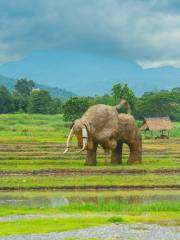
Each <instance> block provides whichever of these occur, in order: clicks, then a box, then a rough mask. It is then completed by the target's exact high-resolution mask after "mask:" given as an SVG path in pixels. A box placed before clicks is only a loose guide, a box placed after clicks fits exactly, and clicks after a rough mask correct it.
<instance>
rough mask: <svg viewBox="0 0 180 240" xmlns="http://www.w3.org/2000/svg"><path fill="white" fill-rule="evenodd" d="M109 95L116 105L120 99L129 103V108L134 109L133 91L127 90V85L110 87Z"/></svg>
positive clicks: (119, 84)
mask: <svg viewBox="0 0 180 240" xmlns="http://www.w3.org/2000/svg"><path fill="white" fill-rule="evenodd" d="M111 94H112V96H113V97H114V98H115V101H116V104H117V103H119V102H120V100H121V99H125V100H127V101H128V102H129V104H130V105H131V108H132V109H133V108H134V106H135V102H136V97H135V94H134V92H133V90H132V89H131V88H129V87H128V85H127V84H124V85H123V84H121V83H117V84H115V85H114V86H113V87H112V90H111Z"/></svg>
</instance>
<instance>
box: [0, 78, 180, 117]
mask: <svg viewBox="0 0 180 240" xmlns="http://www.w3.org/2000/svg"><path fill="white" fill-rule="evenodd" d="M120 99H126V100H127V101H128V102H129V104H130V106H131V108H132V114H133V115H134V116H135V117H136V118H137V119H139V120H142V119H143V118H144V117H163V116H169V117H170V118H171V119H172V120H174V121H180V88H174V89H172V90H160V91H153V92H145V93H144V94H143V95H142V96H141V97H136V96H135V94H134V92H133V90H132V89H131V88H130V87H129V86H128V85H127V84H121V83H118V84H115V85H113V87H112V89H111V93H110V94H106V95H104V96H95V97H81V96H76V97H71V98H70V99H68V100H67V101H66V102H62V100H61V99H60V98H58V97H52V96H50V94H49V92H48V91H46V90H40V89H35V83H34V82H33V81H32V80H27V79H20V80H18V81H17V83H16V85H15V89H14V91H13V92H10V91H9V90H8V89H7V88H6V87H5V86H0V113H15V112H24V113H40V114H59V113H61V114H64V118H65V120H67V121H73V120H74V119H76V118H79V117H80V116H81V115H82V114H83V113H84V112H85V111H86V110H87V108H88V107H90V106H92V105H95V104H108V105H112V106H115V105H117V104H118V103H119V102H120ZM124 111H125V109H122V112H124Z"/></svg>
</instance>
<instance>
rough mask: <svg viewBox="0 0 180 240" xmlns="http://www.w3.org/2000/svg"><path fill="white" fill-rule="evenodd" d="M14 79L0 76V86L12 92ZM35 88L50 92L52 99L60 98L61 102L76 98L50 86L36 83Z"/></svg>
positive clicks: (69, 93)
mask: <svg viewBox="0 0 180 240" xmlns="http://www.w3.org/2000/svg"><path fill="white" fill-rule="evenodd" d="M16 81H17V80H16V79H14V78H9V77H6V76H3V75H0V85H4V86H6V87H7V88H8V89H9V90H10V91H13V90H14V86H15V84H16ZM36 88H39V89H44V90H47V91H49V92H50V94H51V96H54V97H60V98H61V99H62V100H66V99H68V98H70V97H72V96H76V94H75V93H73V92H69V91H67V90H66V89H61V88H57V87H50V86H46V85H43V84H38V83H36Z"/></svg>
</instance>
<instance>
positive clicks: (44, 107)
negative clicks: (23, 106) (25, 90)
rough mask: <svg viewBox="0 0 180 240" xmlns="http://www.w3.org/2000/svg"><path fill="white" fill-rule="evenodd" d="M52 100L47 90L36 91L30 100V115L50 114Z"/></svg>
mask: <svg viewBox="0 0 180 240" xmlns="http://www.w3.org/2000/svg"><path fill="white" fill-rule="evenodd" d="M51 101H52V99H51V97H50V95H49V92H48V91H46V90H34V91H32V93H31V95H30V98H29V109H28V112H29V113H42V114H48V113H49V112H50V109H49V108H50V103H51Z"/></svg>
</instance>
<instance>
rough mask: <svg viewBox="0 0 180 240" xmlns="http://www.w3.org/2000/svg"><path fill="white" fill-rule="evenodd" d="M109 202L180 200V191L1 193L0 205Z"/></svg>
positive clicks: (55, 205)
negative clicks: (97, 193)
mask: <svg viewBox="0 0 180 240" xmlns="http://www.w3.org/2000/svg"><path fill="white" fill-rule="evenodd" d="M98 202H103V203H108V202H117V203H129V204H133V203H135V204H148V203H155V202H172V203H173V202H180V193H179V191H178V192H177V193H176V192H174V193H172V192H170V193H169V192H168V191H167V192H165V193H163V194H159V193H158V191H157V192H156V193H153V194H152V195H150V194H148V195H143V194H134V193H133V192H132V194H128V195H126V194H124V195H123V192H120V193H119V194H116V195H115V196H113V194H112V195H111V194H108V195H104V196H103V195H100V196H99V195H93V196H91V195H89V194H88V193H87V194H84V195H81V194H79V195H78V194H77V193H76V194H74V195H73V193H72V194H70V195H67V194H65V195H64V196H63V194H62V193H61V194H59V195H58V194H56V195H55V196H54V195H51V194H50V195H48V194H47V193H46V194H43V193H41V194H39V195H35V196H34V195H33V193H32V195H31V194H30V193H28V194H27V196H26V194H22V195H21V194H20V193H19V194H18V195H15V194H14V193H8V192H7V193H3V194H2V193H1V194H0V206H1V207H2V206H3V205H4V206H5V205H6V206H21V205H23V206H27V207H33V206H41V207H42V206H49V207H58V206H64V205H69V204H71V203H98Z"/></svg>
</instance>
